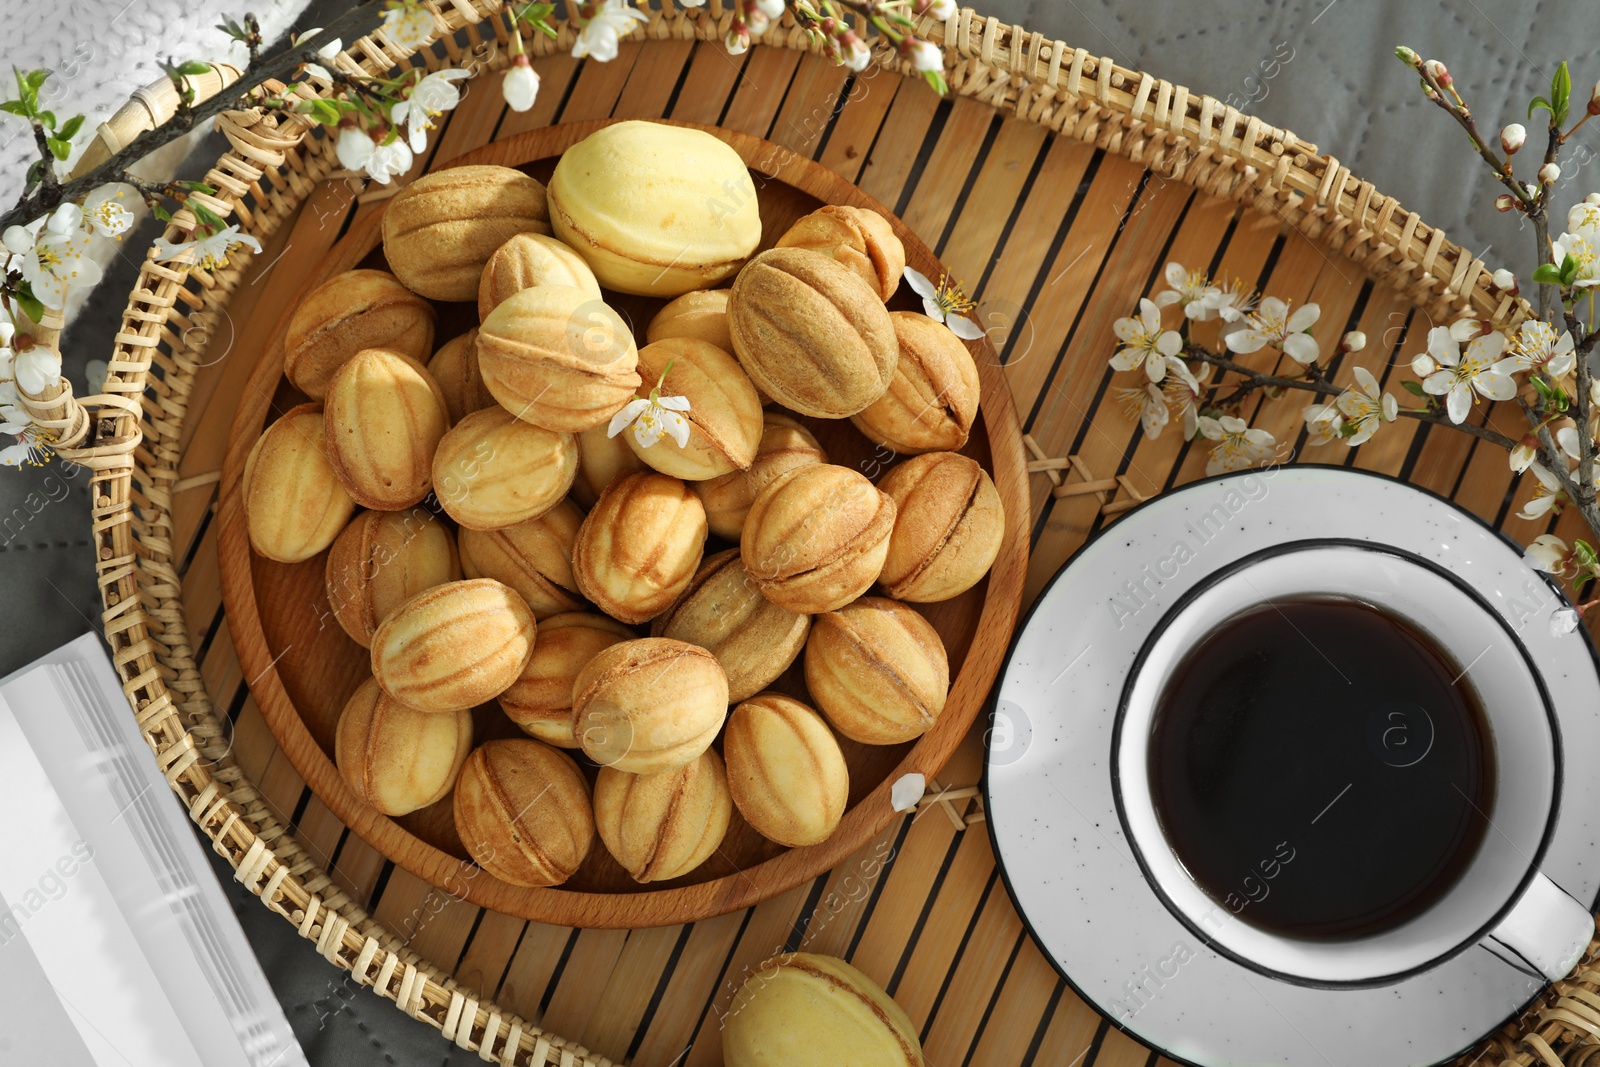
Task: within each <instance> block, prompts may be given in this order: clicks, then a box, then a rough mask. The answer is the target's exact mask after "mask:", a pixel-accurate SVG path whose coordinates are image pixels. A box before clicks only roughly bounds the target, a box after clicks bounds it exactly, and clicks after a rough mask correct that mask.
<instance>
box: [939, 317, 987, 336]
mask: <svg viewBox="0 0 1600 1067" xmlns="http://www.w3.org/2000/svg"><path fill="white" fill-rule="evenodd" d="M944 324H945V325H946V326H948V327H950V332H951V333H953V334H955V335H956V336H957V337H959V338H961V339H962V340H963V341H976V340H977V339H978V338H980V337H982V336H983V335H984V331H983V327H982V326H979V325H978V324H977V323H975V322H973V321H972V320H971V319H969V318H967V317H966V316H964V315H947V316H946V317H945V320H944Z"/></svg>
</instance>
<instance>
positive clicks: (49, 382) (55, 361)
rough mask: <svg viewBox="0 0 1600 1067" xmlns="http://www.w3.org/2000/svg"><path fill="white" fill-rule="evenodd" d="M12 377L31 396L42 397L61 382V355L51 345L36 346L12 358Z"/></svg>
mask: <svg viewBox="0 0 1600 1067" xmlns="http://www.w3.org/2000/svg"><path fill="white" fill-rule="evenodd" d="M11 376H12V378H13V379H15V380H16V383H17V387H18V388H19V389H21V390H22V391H23V392H24V393H26V394H28V395H29V396H41V395H43V394H44V391H45V390H46V389H49V388H50V387H51V386H53V385H55V384H56V383H57V382H59V381H60V380H61V353H60V352H57V351H56V350H55V349H54V348H51V347H50V346H49V345H34V346H33V347H32V348H26V349H23V350H22V351H21V352H17V353H15V354H13V355H12V357H11Z"/></svg>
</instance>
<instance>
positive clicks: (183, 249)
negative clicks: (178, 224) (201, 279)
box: [156, 226, 261, 271]
mask: <svg viewBox="0 0 1600 1067" xmlns="http://www.w3.org/2000/svg"><path fill="white" fill-rule="evenodd" d="M240 246H244V247H247V248H249V249H251V250H252V251H255V252H259V251H261V242H260V241H258V240H256V239H255V238H254V237H251V236H250V235H249V234H247V233H240V232H239V227H238V226H227V227H224V228H223V229H220V230H218V231H217V232H216V233H214V234H212V235H211V236H209V237H199V238H196V239H194V240H192V241H182V242H179V243H178V244H173V243H172V242H171V241H168V240H167V239H166V238H165V237H157V238H156V251H157V252H158V253H159V255H157V256H156V259H157V260H160V261H163V262H167V263H177V264H180V265H184V266H187V267H189V269H191V270H193V269H195V268H199V269H200V270H204V271H215V270H216V269H217V268H219V267H225V266H227V265H228V254H229V253H230V252H232V251H233V250H234V249H235V248H238V247H240Z"/></svg>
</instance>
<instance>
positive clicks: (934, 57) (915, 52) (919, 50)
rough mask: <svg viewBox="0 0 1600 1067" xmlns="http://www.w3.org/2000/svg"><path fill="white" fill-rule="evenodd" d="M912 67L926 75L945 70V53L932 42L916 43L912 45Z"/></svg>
mask: <svg viewBox="0 0 1600 1067" xmlns="http://www.w3.org/2000/svg"><path fill="white" fill-rule="evenodd" d="M911 67H912V69H913V70H919V71H922V72H924V73H926V72H927V71H930V70H943V69H944V53H943V52H941V51H940V50H939V46H938V45H936V44H934V43H933V42H932V41H916V42H914V43H913V44H912V45H911Z"/></svg>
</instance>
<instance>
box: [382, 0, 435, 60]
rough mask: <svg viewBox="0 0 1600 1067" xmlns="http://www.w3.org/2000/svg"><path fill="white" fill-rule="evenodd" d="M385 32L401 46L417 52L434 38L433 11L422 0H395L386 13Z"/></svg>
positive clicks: (384, 19) (384, 18)
mask: <svg viewBox="0 0 1600 1067" xmlns="http://www.w3.org/2000/svg"><path fill="white" fill-rule="evenodd" d="M383 32H384V34H385V35H386V36H387V37H388V38H389V40H391V41H393V42H394V43H395V44H396V45H398V46H399V47H401V48H405V49H408V50H410V51H413V52H415V51H416V50H417V49H419V48H421V47H422V46H423V45H425V44H427V43H428V42H429V41H431V40H433V12H431V11H429V10H428V9H427V8H425V7H423V6H422V4H421V3H420V0H395V2H393V3H392V4H391V5H390V7H389V10H388V11H386V12H385V13H384V16H383Z"/></svg>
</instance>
